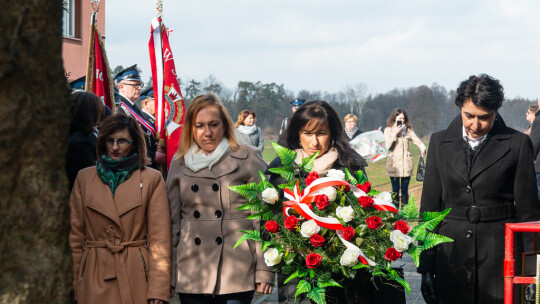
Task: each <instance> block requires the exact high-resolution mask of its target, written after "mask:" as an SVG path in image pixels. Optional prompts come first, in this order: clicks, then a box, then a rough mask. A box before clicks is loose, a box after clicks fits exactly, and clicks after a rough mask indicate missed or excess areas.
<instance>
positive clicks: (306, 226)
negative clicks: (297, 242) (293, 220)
mask: <svg viewBox="0 0 540 304" xmlns="http://www.w3.org/2000/svg"><path fill="white" fill-rule="evenodd" d="M319 231H321V227H319V225H317V223H315V221H314V220H309V221H305V222H303V223H302V227H301V228H300V234H302V236H303V237H307V238H308V237H311V236H312V235H314V234H317V233H319Z"/></svg>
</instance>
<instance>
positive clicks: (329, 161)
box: [294, 148, 339, 177]
mask: <svg viewBox="0 0 540 304" xmlns="http://www.w3.org/2000/svg"><path fill="white" fill-rule="evenodd" d="M294 151H295V152H296V159H295V160H294V162H295V163H297V164H301V163H302V158H306V157H308V155H307V154H306V153H305V152H304V150H303V149H296V150H294ZM338 157H339V154H338V152H337V150H336V148H332V149H330V150H328V151H326V153H324V154H323V155H322V156H319V157H318V158H316V159H315V162H314V163H313V169H312V170H311V172H317V173H319V176H321V177H322V176H326V173H328V171H329V170H330V169H332V166H333V165H334V163H335V162H336V160H337V159H338Z"/></svg>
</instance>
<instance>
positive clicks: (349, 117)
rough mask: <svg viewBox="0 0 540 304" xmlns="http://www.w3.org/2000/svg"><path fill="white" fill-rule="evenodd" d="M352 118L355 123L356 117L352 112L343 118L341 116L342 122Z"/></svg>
mask: <svg viewBox="0 0 540 304" xmlns="http://www.w3.org/2000/svg"><path fill="white" fill-rule="evenodd" d="M351 118H352V119H354V122H355V123H357V122H358V117H357V116H356V115H354V114H347V115H345V118H343V122H347V120H349V119H351Z"/></svg>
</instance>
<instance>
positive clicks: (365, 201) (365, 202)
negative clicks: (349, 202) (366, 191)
mask: <svg viewBox="0 0 540 304" xmlns="http://www.w3.org/2000/svg"><path fill="white" fill-rule="evenodd" d="M358 203H359V204H360V206H362V207H364V208H370V207H371V206H373V199H372V198H371V197H370V196H360V197H359V198H358Z"/></svg>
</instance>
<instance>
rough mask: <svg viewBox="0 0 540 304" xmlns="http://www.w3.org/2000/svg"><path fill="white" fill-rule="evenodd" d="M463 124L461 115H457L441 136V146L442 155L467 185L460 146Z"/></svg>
mask: <svg viewBox="0 0 540 304" xmlns="http://www.w3.org/2000/svg"><path fill="white" fill-rule="evenodd" d="M462 128H463V122H462V120H461V115H458V116H457V117H456V118H454V120H453V121H452V122H451V123H450V126H448V129H446V132H445V134H444V136H443V142H442V144H441V150H442V155H443V157H444V159H445V160H446V161H447V162H448V163H449V164H450V167H452V169H454V171H455V172H456V173H457V175H458V176H460V177H461V178H462V179H463V180H464V181H465V182H466V183H469V176H468V174H467V160H466V159H465V151H464V148H463V146H462V144H461V137H462Z"/></svg>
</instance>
